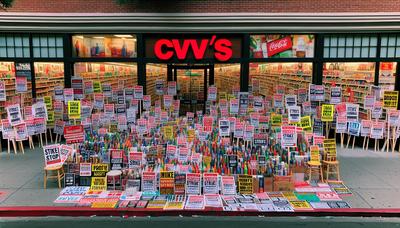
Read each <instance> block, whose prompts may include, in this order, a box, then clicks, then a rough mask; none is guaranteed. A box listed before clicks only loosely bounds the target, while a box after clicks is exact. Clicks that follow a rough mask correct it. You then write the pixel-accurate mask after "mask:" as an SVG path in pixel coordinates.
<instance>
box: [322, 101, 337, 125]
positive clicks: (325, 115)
mask: <svg viewBox="0 0 400 228" xmlns="http://www.w3.org/2000/svg"><path fill="white" fill-rule="evenodd" d="M334 113H335V107H334V106H333V105H331V104H323V105H322V115H321V121H323V122H332V121H333V114H334Z"/></svg>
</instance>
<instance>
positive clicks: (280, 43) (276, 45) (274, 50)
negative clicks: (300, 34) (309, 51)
mask: <svg viewBox="0 0 400 228" xmlns="http://www.w3.org/2000/svg"><path fill="white" fill-rule="evenodd" d="M292 46H293V44H292V39H291V38H290V36H286V37H284V38H282V39H279V40H274V41H271V42H268V43H267V49H268V57H271V56H273V55H276V54H278V53H280V52H283V51H286V50H288V49H291V48H292Z"/></svg>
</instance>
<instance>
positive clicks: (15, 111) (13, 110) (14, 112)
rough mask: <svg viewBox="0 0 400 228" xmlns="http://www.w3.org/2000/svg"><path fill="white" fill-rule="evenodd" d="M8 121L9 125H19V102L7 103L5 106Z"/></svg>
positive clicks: (20, 119)
mask: <svg viewBox="0 0 400 228" xmlns="http://www.w3.org/2000/svg"><path fill="white" fill-rule="evenodd" d="M6 110H7V117H8V121H9V122H10V124H11V126H16V125H19V124H21V123H22V122H23V119H22V115H21V107H20V106H19V104H14V105H9V106H7V107H6Z"/></svg>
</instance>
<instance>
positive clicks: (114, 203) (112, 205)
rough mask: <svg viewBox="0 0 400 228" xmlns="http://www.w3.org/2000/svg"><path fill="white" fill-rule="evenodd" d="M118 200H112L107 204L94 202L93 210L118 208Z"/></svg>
mask: <svg viewBox="0 0 400 228" xmlns="http://www.w3.org/2000/svg"><path fill="white" fill-rule="evenodd" d="M117 204H118V200H112V201H107V202H93V203H92V208H115V207H117Z"/></svg>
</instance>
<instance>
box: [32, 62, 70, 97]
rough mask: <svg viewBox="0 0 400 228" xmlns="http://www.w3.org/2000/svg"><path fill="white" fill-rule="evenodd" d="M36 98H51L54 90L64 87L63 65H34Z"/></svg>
mask: <svg viewBox="0 0 400 228" xmlns="http://www.w3.org/2000/svg"><path fill="white" fill-rule="evenodd" d="M34 65H35V82H36V96H37V97H44V96H53V95H54V88H55V87H57V86H62V87H63V86H64V64H63V63H42V62H40V63H38V62H37V63H35V64H34Z"/></svg>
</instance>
